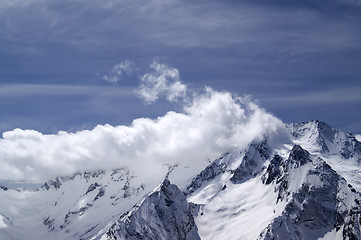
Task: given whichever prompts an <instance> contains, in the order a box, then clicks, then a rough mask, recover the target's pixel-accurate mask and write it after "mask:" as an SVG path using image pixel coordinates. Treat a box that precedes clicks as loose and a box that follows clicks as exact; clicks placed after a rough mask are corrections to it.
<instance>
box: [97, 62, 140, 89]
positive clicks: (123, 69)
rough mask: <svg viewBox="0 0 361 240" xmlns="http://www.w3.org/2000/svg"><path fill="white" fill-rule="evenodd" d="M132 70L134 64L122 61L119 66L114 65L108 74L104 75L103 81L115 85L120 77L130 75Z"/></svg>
mask: <svg viewBox="0 0 361 240" xmlns="http://www.w3.org/2000/svg"><path fill="white" fill-rule="evenodd" d="M133 69H134V63H133V62H132V61H129V60H124V61H122V62H120V63H119V64H117V65H115V66H114V67H113V69H112V70H111V71H109V73H108V74H104V75H103V79H104V80H105V81H108V82H111V83H117V82H119V80H120V79H121V77H122V76H124V75H125V74H129V73H131V72H132V71H133Z"/></svg>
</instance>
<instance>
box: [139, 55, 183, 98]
mask: <svg viewBox="0 0 361 240" xmlns="http://www.w3.org/2000/svg"><path fill="white" fill-rule="evenodd" d="M150 67H151V69H153V72H151V73H146V74H144V75H143V76H142V77H141V78H140V80H141V84H140V86H139V88H138V90H137V94H138V95H139V97H140V98H142V99H143V100H144V101H145V103H147V104H150V103H153V102H155V101H156V100H157V99H158V98H159V96H165V97H166V98H167V100H168V101H170V102H174V101H177V100H178V99H179V98H183V97H185V95H186V91H187V86H186V85H185V84H184V83H182V82H181V80H180V77H179V72H178V69H176V68H172V67H169V66H168V65H166V64H164V63H159V62H158V61H153V63H152V64H151V65H150Z"/></svg>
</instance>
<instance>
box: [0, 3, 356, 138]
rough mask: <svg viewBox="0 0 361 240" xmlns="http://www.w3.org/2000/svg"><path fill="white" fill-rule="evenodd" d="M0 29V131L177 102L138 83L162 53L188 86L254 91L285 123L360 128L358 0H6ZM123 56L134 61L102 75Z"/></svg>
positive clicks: (114, 119) (118, 120) (125, 114)
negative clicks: (146, 94)
mask: <svg viewBox="0 0 361 240" xmlns="http://www.w3.org/2000/svg"><path fill="white" fill-rule="evenodd" d="M0 32H1V34H0V132H4V131H7V130H12V129H14V128H23V129H35V130H38V131H41V132H44V133H54V132H57V131H59V130H66V131H77V130H80V129H88V128H92V127H94V126H96V125H97V124H105V123H110V124H112V125H119V124H126V125H128V124H130V123H131V122H132V120H133V119H135V118H139V117H152V118H154V117H157V116H160V115H163V114H164V113H166V112H167V111H169V110H176V111H181V110H182V106H181V105H180V104H177V103H174V104H171V103H168V102H167V101H166V100H164V99H160V100H159V101H157V102H155V103H153V104H150V105H144V104H143V102H142V101H141V100H140V99H139V98H138V97H137V96H136V95H135V94H134V91H135V89H136V88H137V86H138V85H139V82H140V80H139V78H140V76H142V74H144V73H146V72H147V71H149V65H150V64H151V63H152V61H153V60H154V59H158V61H159V62H161V63H165V64H167V65H169V66H171V67H173V68H176V69H178V70H179V73H180V78H181V80H182V81H183V82H184V83H185V84H187V85H188V87H191V88H192V89H195V90H197V89H201V88H203V86H204V85H207V86H210V87H212V88H214V89H216V90H226V91H231V92H232V93H234V94H239V95H251V96H252V97H253V99H255V100H256V101H258V103H259V104H260V105H261V106H262V107H264V108H265V109H267V111H269V112H271V113H273V114H274V115H275V116H277V117H279V118H280V119H282V120H283V121H284V122H286V123H289V122H299V121H307V120H312V119H318V120H322V121H325V122H327V123H329V124H330V125H332V126H333V127H336V128H340V129H342V130H344V131H352V132H353V133H361V111H360V109H361V2H360V1H359V0H335V1H330V0H307V1H290V0H288V1H286V0H277V1H266V0H264V1H262V0H253V1H212V0H210V1H175V0H171V1H160V0H158V1H145V0H144V1H138V0H124V1H123V0H62V1H60V0H18V1H13V0H5V1H2V2H1V3H0ZM126 60H127V61H130V62H132V64H133V65H134V67H133V71H132V72H131V73H127V74H122V75H121V76H119V81H118V82H116V83H110V82H109V81H105V80H104V79H103V78H104V75H111V74H113V73H112V69H113V67H114V66H116V65H117V64H119V63H121V62H124V61H126Z"/></svg>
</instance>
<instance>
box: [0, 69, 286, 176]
mask: <svg viewBox="0 0 361 240" xmlns="http://www.w3.org/2000/svg"><path fill="white" fill-rule="evenodd" d="M158 67H160V68H164V67H165V66H164V65H163V66H158ZM166 69H168V68H166ZM171 73H173V74H174V75H173V76H177V73H176V71H174V70H172V71H171V72H170V73H169V75H171ZM283 129H284V125H283V123H282V122H281V121H280V120H278V119H277V118H275V117H273V116H272V115H270V114H268V113H266V112H265V111H264V110H263V109H261V108H259V107H258V106H257V105H255V104H254V103H253V102H251V101H250V100H249V99H247V98H240V97H234V96H232V95H231V94H230V93H228V92H217V91H214V90H212V89H210V88H207V89H206V90H205V92H204V93H203V94H201V95H199V96H197V97H195V98H194V99H193V101H192V103H190V104H188V105H187V106H185V107H184V112H183V113H177V112H173V111H170V112H168V113H167V114H165V115H164V116H161V117H158V118H157V119H148V118H140V119H136V120H134V121H133V123H132V125H131V126H115V127H114V126H110V125H98V126H97V127H95V128H94V129H92V130H84V131H79V132H76V133H67V132H59V133H58V134H42V133H40V132H37V131H34V130H21V129H15V130H13V131H8V132H4V133H3V138H2V139H0V164H1V168H0V176H1V179H3V180H4V179H6V180H26V181H43V180H46V179H48V178H53V177H55V176H57V175H66V174H72V173H74V172H76V171H84V170H96V169H104V168H106V169H111V168H119V167H128V168H130V169H132V170H133V171H134V172H135V173H136V174H137V173H138V174H145V173H150V174H156V173H157V172H158V173H159V171H160V170H161V169H162V168H164V165H169V164H176V163H178V164H179V165H180V166H184V167H185V166H191V167H190V168H187V169H188V170H187V171H195V170H199V169H200V168H201V167H203V166H204V164H205V162H206V161H207V160H208V159H213V158H215V157H216V156H217V155H219V154H220V153H223V152H226V151H230V150H232V149H237V148H241V147H244V146H245V145H246V144H249V143H250V142H251V141H252V140H254V139H256V138H260V137H261V136H262V135H263V134H272V133H276V132H279V131H282V130H283ZM163 171H164V169H163ZM1 179H0V180H1Z"/></svg>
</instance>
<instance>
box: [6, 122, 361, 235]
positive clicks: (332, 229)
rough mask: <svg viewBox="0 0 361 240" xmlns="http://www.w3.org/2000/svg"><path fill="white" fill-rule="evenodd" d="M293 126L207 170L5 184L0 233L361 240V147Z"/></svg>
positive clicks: (316, 128)
mask: <svg viewBox="0 0 361 240" xmlns="http://www.w3.org/2000/svg"><path fill="white" fill-rule="evenodd" d="M287 128H288V130H289V133H290V134H289V137H288V138H287V139H285V138H284V136H282V138H275V136H272V137H270V136H264V138H263V139H255V140H254V141H253V142H252V143H250V144H249V145H248V146H247V147H246V148H242V149H235V150H234V151H231V152H228V153H224V154H222V155H221V156H220V157H218V158H217V159H215V160H214V161H211V162H210V163H209V164H208V166H205V167H204V168H203V169H198V168H195V167H192V166H187V167H185V166H182V165H181V164H179V165H172V166H164V169H162V172H158V173H154V174H145V175H144V176H139V175H138V176H135V175H134V174H132V171H131V169H115V170H107V171H96V172H85V173H77V174H75V175H73V176H70V177H59V178H57V179H54V180H51V181H48V182H46V183H45V184H44V185H43V186H42V187H41V188H39V189H38V190H36V191H33V190H24V189H12V188H9V187H8V186H1V187H0V239H2V240H3V239H4V240H7V239H59V240H61V239H94V240H95V239H103V240H104V239H112V240H114V239H361V232H360V221H361V216H360V214H361V205H360V203H361V197H360V190H361V167H360V161H361V143H360V142H359V141H358V140H357V139H356V138H355V137H353V136H352V134H350V133H347V134H346V133H343V132H341V131H339V130H336V129H333V128H332V127H330V126H328V125H327V124H326V123H323V122H319V121H310V122H306V123H297V124H290V125H288V126H287ZM240 137H242V136H240ZM280 139H283V140H282V141H281V140H280ZM200 151H201V149H200ZM197 166H199V164H197ZM168 179H169V180H168ZM174 183H176V185H175V184H174Z"/></svg>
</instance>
